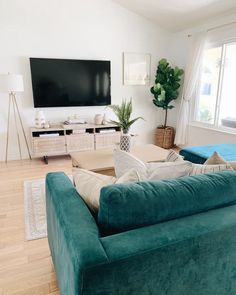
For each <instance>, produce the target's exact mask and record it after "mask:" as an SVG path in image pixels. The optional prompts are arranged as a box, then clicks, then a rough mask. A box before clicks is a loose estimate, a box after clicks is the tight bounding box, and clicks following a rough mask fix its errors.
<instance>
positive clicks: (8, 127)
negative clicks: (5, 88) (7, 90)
mask: <svg viewBox="0 0 236 295" xmlns="http://www.w3.org/2000/svg"><path fill="white" fill-rule="evenodd" d="M11 101H12V97H11V94H9V104H8V118H7V142H6V157H5V162H6V163H7V155H8V143H9V129H10V114H11Z"/></svg>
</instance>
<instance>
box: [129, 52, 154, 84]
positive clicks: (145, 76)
mask: <svg viewBox="0 0 236 295" xmlns="http://www.w3.org/2000/svg"><path fill="white" fill-rule="evenodd" d="M150 65H151V55H150V54H145V53H144V54H143V53H126V52H125V53H124V54H123V68H124V69H123V70H124V71H123V82H124V85H149V84H150Z"/></svg>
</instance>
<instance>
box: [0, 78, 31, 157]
mask: <svg viewBox="0 0 236 295" xmlns="http://www.w3.org/2000/svg"><path fill="white" fill-rule="evenodd" d="M23 91H24V83H23V77H22V75H16V74H5V75H0V92H6V93H8V94H9V107H8V120H7V142H6V159H5V161H6V162H7V156H8V143H9V127H10V114H11V105H12V107H13V113H14V120H15V127H16V131H17V140H18V147H19V153H20V158H21V159H22V154H21V144H20V136H19V132H18V130H19V128H18V124H17V115H18V118H19V121H20V127H21V129H22V132H23V135H24V140H25V144H26V147H27V151H28V154H29V158H30V159H31V155H30V151H29V145H28V142H27V139H26V135H25V131H24V127H23V123H22V119H21V116H20V112H19V108H18V105H17V101H16V92H23Z"/></svg>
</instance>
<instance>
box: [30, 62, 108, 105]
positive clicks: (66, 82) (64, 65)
mask: <svg viewBox="0 0 236 295" xmlns="http://www.w3.org/2000/svg"><path fill="white" fill-rule="evenodd" d="M30 68H31V78H32V87H33V98H34V107H36V108H47V107H70V106H71V107H75V106H103V105H109V104H111V70H110V68H111V65H110V61H103V60H73V59H55V58H30Z"/></svg>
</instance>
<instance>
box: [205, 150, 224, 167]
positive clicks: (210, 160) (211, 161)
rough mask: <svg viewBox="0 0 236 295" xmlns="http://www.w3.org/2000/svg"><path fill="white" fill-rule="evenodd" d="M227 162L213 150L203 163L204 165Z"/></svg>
mask: <svg viewBox="0 0 236 295" xmlns="http://www.w3.org/2000/svg"><path fill="white" fill-rule="evenodd" d="M216 164H227V162H226V161H225V159H224V158H222V157H221V155H220V154H219V153H217V152H214V153H213V154H212V155H211V156H210V157H209V158H208V159H207V160H206V162H205V163H204V165H216Z"/></svg>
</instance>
